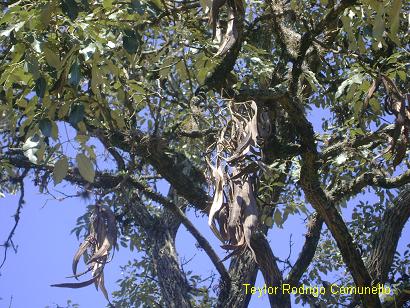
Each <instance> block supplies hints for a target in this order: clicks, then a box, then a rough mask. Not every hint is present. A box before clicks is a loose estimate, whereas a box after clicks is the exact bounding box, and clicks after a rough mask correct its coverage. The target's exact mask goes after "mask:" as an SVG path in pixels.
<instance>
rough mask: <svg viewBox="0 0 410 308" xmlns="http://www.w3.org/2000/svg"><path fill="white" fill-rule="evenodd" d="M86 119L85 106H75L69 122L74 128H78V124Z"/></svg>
mask: <svg viewBox="0 0 410 308" xmlns="http://www.w3.org/2000/svg"><path fill="white" fill-rule="evenodd" d="M83 119H84V105H83V104H75V105H74V106H73V107H72V108H71V112H70V116H69V118H68V121H69V122H70V124H71V125H72V126H73V127H77V124H78V123H79V122H81V121H82V120H83Z"/></svg>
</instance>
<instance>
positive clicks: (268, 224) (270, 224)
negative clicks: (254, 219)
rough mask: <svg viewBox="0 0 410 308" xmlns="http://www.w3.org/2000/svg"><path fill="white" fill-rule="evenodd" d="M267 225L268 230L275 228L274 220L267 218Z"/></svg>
mask: <svg viewBox="0 0 410 308" xmlns="http://www.w3.org/2000/svg"><path fill="white" fill-rule="evenodd" d="M265 225H266V226H267V227H268V228H272V226H273V218H272V217H271V216H268V217H266V219H265Z"/></svg>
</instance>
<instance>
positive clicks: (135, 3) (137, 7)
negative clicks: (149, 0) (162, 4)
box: [131, 0, 146, 15]
mask: <svg viewBox="0 0 410 308" xmlns="http://www.w3.org/2000/svg"><path fill="white" fill-rule="evenodd" d="M131 7H132V9H133V10H134V11H135V12H137V13H138V14H139V15H142V14H144V13H145V9H146V5H144V4H143V3H141V1H140V0H131Z"/></svg>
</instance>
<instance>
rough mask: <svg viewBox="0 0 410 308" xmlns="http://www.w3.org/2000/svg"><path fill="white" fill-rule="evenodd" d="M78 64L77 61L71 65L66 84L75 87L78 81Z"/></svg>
mask: <svg viewBox="0 0 410 308" xmlns="http://www.w3.org/2000/svg"><path fill="white" fill-rule="evenodd" d="M80 78H81V76H80V65H79V64H78V62H77V61H75V62H74V63H73V65H71V68H70V73H69V74H68V84H69V85H70V86H72V87H77V86H78V85H79V83H80Z"/></svg>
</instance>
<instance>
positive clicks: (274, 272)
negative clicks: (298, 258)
mask: <svg viewBox="0 0 410 308" xmlns="http://www.w3.org/2000/svg"><path fill="white" fill-rule="evenodd" d="M268 247H269V243H268V241H267V240H266V237H265V236H264V235H263V234H261V233H259V234H256V235H255V239H254V240H253V241H252V248H253V249H254V250H255V253H256V261H257V262H258V265H259V267H260V269H261V272H262V274H263V278H264V279H265V283H266V285H267V286H268V287H279V289H278V292H277V293H276V294H268V296H269V302H270V305H271V307H274V308H286V307H290V306H291V305H290V296H289V295H288V294H282V291H281V290H282V288H281V286H282V283H283V278H282V273H281V272H280V271H279V268H278V265H277V264H276V258H275V256H274V255H273V253H272V250H270V249H268ZM259 252H266V253H259Z"/></svg>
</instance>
